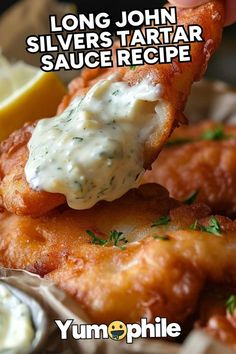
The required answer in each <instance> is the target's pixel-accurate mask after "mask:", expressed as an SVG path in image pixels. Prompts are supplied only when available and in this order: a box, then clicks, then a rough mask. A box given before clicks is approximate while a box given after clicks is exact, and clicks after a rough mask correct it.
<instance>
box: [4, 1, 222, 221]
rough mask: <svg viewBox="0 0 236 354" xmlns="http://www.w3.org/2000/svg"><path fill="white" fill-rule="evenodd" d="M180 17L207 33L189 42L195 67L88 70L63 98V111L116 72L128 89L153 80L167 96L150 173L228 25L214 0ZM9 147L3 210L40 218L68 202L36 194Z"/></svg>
mask: <svg viewBox="0 0 236 354" xmlns="http://www.w3.org/2000/svg"><path fill="white" fill-rule="evenodd" d="M177 16H178V24H183V25H184V26H186V27H187V26H188V25H190V24H192V23H198V24H199V25H200V26H201V27H202V28H203V37H204V39H205V41H204V42H199V43H191V56H192V62H191V63H180V62H178V61H177V60H176V61H174V62H173V63H171V64H162V65H152V66H148V65H144V66H142V67H137V68H136V69H135V70H130V68H113V69H109V70H102V75H99V73H100V72H99V70H98V71H88V70H86V71H85V72H84V73H83V74H82V78H81V79H79V80H78V81H79V82H78V81H77V84H76V85H78V90H75V89H74V84H72V85H71V87H73V89H71V92H70V94H69V96H67V97H66V98H65V100H64V102H63V105H62V106H63V108H64V107H65V106H66V105H67V104H68V103H69V102H70V101H71V99H72V98H73V97H74V96H75V95H76V96H78V95H84V94H85V93H86V92H87V91H88V88H89V87H91V86H92V85H94V83H95V82H96V81H97V80H99V79H101V78H106V77H108V76H109V75H111V74H112V73H114V72H116V73H117V75H118V77H119V80H120V81H123V82H126V83H128V85H129V86H133V85H136V84H138V83H140V82H141V81H142V80H143V79H145V78H147V77H148V78H149V79H151V81H152V84H153V85H154V86H155V85H161V86H162V87H163V93H162V98H161V100H160V101H159V103H158V107H159V108H158V110H159V111H160V119H159V122H158V125H157V126H156V128H155V131H154V132H153V133H152V134H150V136H149V137H148V139H147V140H146V142H145V144H144V151H143V155H144V168H145V169H146V168H149V167H150V165H151V163H152V162H153V161H154V160H155V159H156V157H157V155H158V153H159V152H160V150H161V148H162V147H163V145H164V143H165V142H166V140H167V139H168V137H169V135H170V133H171V131H172V130H173V128H174V127H175V126H176V125H178V124H179V123H180V122H183V120H184V117H183V113H182V112H183V109H184V106H185V102H186V99H187V97H188V94H189V91H190V88H191V85H192V83H193V82H194V81H196V80H199V79H200V78H201V77H202V75H203V74H204V72H205V70H206V67H207V63H208V61H209V59H210V57H211V55H212V54H213V52H214V51H215V49H216V48H217V46H218V44H219V42H220V40H221V34H222V27H223V22H224V8H223V2H222V1H220V0H212V1H210V2H209V3H207V4H204V5H202V6H200V7H198V8H194V9H177ZM90 75H91V77H90ZM94 78H95V79H94ZM76 85H75V86H76ZM23 131H24V130H23ZM23 131H19V132H18V133H16V137H19V138H20V136H21V134H23ZM29 138H30V136H29V137H28V139H26V140H25V145H26V144H27V141H28V140H29ZM20 139H21V138H20ZM5 146H9V149H10V150H12V151H14V152H13V153H11V164H12V165H13V166H14V167H13V168H11V169H9V170H7V171H6V169H5V168H4V165H5V159H6V158H8V157H7V156H8V150H7V149H3V148H1V151H3V152H4V153H1V158H0V166H1V174H2V183H1V186H0V195H1V198H2V205H3V207H4V208H6V209H7V210H8V211H10V212H12V213H16V214H18V215H32V216H39V215H42V214H44V213H47V212H48V211H49V210H51V209H53V208H55V207H56V206H57V205H60V204H63V203H65V198H64V196H62V195H58V194H52V193H45V192H42V191H33V190H32V189H31V188H30V186H29V185H28V184H27V182H26V180H25V175H24V166H25V163H26V161H27V159H28V151H27V148H23V147H21V151H20V152H19V151H18V148H17V142H16V144H15V141H12V138H10V142H7V143H5ZM20 155H22V156H20ZM15 159H16V162H18V159H19V160H20V165H19V166H15Z"/></svg>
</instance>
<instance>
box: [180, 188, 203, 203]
mask: <svg viewBox="0 0 236 354" xmlns="http://www.w3.org/2000/svg"><path fill="white" fill-rule="evenodd" d="M198 194H199V190H196V191H193V192H192V193H191V194H190V195H189V196H188V198H186V199H185V200H184V201H183V203H184V204H186V205H191V204H193V203H194V202H195V201H196V199H197V196H198Z"/></svg>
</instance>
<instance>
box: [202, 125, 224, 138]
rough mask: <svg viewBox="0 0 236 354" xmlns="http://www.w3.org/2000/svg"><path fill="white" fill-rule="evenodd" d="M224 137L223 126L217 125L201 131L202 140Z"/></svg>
mask: <svg viewBox="0 0 236 354" xmlns="http://www.w3.org/2000/svg"><path fill="white" fill-rule="evenodd" d="M225 138H226V135H225V133H224V130H223V127H221V126H218V127H216V128H214V129H209V130H206V131H205V132H203V133H202V135H201V139H202V140H223V139H225Z"/></svg>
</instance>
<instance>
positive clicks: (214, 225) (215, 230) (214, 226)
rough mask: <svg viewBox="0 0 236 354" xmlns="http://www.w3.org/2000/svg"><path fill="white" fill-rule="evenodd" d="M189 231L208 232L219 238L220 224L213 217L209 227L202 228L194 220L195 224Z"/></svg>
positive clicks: (202, 226)
mask: <svg viewBox="0 0 236 354" xmlns="http://www.w3.org/2000/svg"><path fill="white" fill-rule="evenodd" d="M190 229H191V230H196V231H203V232H208V233H210V234H213V235H215V236H221V227H220V224H219V222H218V220H217V219H216V218H215V217H214V216H212V217H211V219H210V224H209V226H204V225H202V224H200V223H199V221H198V220H196V221H195V223H194V224H193V225H191V226H190Z"/></svg>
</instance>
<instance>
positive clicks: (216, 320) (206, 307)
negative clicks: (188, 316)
mask: <svg viewBox="0 0 236 354" xmlns="http://www.w3.org/2000/svg"><path fill="white" fill-rule="evenodd" d="M235 299H236V288H235V287H234V288H232V287H231V288H230V287H229V288H227V287H224V288H222V287H219V286H218V287H215V286H214V285H213V286H208V288H207V289H206V290H205V291H204V294H203V295H202V296H201V299H200V301H199V303H200V310H199V313H198V314H197V316H198V318H199V319H198V320H197V322H196V324H195V326H196V327H202V328H204V330H205V331H206V332H207V333H209V334H211V335H212V336H214V337H215V338H217V339H220V340H221V341H222V342H225V343H226V344H229V345H230V346H231V347H232V348H233V349H234V350H236V307H235V302H234V301H235ZM230 304H231V305H230Z"/></svg>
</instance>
